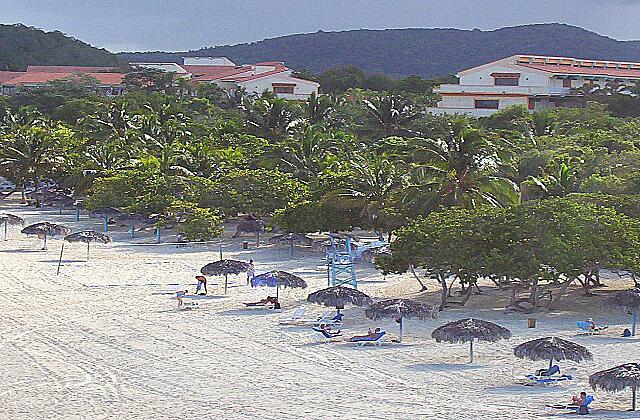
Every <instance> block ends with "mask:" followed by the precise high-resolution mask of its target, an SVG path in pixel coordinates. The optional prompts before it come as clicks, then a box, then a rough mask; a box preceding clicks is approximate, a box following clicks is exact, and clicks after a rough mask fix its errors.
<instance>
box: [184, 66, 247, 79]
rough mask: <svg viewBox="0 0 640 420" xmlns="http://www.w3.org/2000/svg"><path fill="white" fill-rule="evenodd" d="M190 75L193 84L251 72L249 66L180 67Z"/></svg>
mask: <svg viewBox="0 0 640 420" xmlns="http://www.w3.org/2000/svg"><path fill="white" fill-rule="evenodd" d="M181 67H182V68H184V69H185V70H186V71H188V72H189V73H191V77H192V79H191V80H193V81H194V82H210V81H213V80H220V79H223V78H226V77H230V76H233V75H236V74H241V73H246V72H249V71H251V67H249V66H197V65H196V66H191V65H189V66H186V65H183V66H181Z"/></svg>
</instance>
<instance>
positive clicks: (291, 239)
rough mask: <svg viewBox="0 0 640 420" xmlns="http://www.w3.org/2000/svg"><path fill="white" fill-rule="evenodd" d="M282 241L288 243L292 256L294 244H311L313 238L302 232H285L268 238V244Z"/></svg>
mask: <svg viewBox="0 0 640 420" xmlns="http://www.w3.org/2000/svg"><path fill="white" fill-rule="evenodd" d="M282 242H285V243H288V244H289V247H290V248H291V257H293V246H294V244H300V245H307V246H311V244H312V243H313V239H311V238H309V237H308V236H306V235H303V234H302V233H285V234H284V235H276V236H273V237H271V238H269V243H270V244H275V243H282Z"/></svg>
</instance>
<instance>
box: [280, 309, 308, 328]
mask: <svg viewBox="0 0 640 420" xmlns="http://www.w3.org/2000/svg"><path fill="white" fill-rule="evenodd" d="M305 311H306V307H304V306H299V307H297V308H296V309H295V310H294V311H293V313H292V314H291V316H290V317H288V318H287V317H283V318H280V320H279V321H278V323H279V324H280V325H295V324H296V323H298V322H299V321H300V320H302V317H303V316H304V313H305Z"/></svg>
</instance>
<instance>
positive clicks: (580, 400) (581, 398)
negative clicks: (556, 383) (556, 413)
mask: <svg viewBox="0 0 640 420" xmlns="http://www.w3.org/2000/svg"><path fill="white" fill-rule="evenodd" d="M586 399H587V393H586V392H584V391H582V392H581V393H580V394H578V395H574V396H573V397H571V403H572V404H575V405H577V406H581V405H584V402H585V401H586Z"/></svg>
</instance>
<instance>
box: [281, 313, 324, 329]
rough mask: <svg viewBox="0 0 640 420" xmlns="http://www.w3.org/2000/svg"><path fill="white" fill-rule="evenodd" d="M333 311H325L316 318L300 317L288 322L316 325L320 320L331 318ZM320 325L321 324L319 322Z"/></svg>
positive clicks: (289, 323)
mask: <svg viewBox="0 0 640 420" xmlns="http://www.w3.org/2000/svg"><path fill="white" fill-rule="evenodd" d="M331 312H332V311H325V312H323V313H322V315H320V316H318V317H315V318H302V317H301V318H299V319H296V320H291V321H289V322H287V324H288V325H298V326H314V325H316V323H317V322H318V321H320V320H323V319H327V318H329V316H330V314H331ZM318 325H319V324H318Z"/></svg>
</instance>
